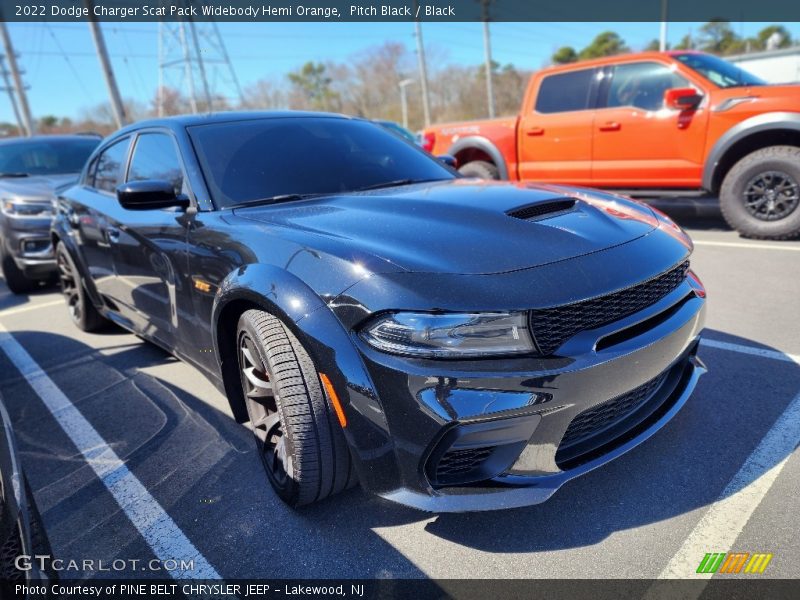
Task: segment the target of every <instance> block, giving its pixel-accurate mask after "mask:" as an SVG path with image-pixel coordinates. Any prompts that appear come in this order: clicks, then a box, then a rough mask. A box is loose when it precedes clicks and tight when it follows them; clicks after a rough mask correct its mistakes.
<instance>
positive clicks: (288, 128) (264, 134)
mask: <svg viewBox="0 0 800 600" xmlns="http://www.w3.org/2000/svg"><path fill="white" fill-rule="evenodd" d="M189 135H190V136H191V138H192V142H193V144H194V147H195V150H196V152H197V157H198V159H199V161H200V164H201V166H202V168H203V171H204V175H205V177H206V181H207V182H208V186H209V188H210V190H211V193H212V196H213V197H214V200H215V201H216V203H217V205H218V206H220V207H223V206H231V205H234V204H242V203H246V202H249V201H253V200H259V199H263V198H271V197H274V196H280V195H284V194H332V193H339V192H347V191H354V190H359V189H362V188H365V187H368V186H381V185H384V184H387V183H389V182H392V181H397V180H406V179H411V180H414V181H429V180H441V179H452V178H453V177H454V175H453V173H452V172H451V171H450V170H449V169H448V168H446V167H445V166H444V165H442V164H441V163H440V162H439V161H437V160H436V159H434V158H433V157H432V156H431V155H429V154H427V153H426V152H424V151H423V150H421V149H419V148H418V147H416V146H414V145H413V144H410V143H408V142H406V141H403V140H402V139H400V138H399V137H398V136H396V135H394V134H392V133H390V132H388V131H386V130H384V129H383V128H382V127H376V126H375V125H374V124H372V123H370V122H365V121H355V120H349V119H338V118H307V117H306V118H302V117H291V118H274V119H257V120H250V121H232V122H227V123H214V124H209V125H198V126H195V127H190V128H189Z"/></svg>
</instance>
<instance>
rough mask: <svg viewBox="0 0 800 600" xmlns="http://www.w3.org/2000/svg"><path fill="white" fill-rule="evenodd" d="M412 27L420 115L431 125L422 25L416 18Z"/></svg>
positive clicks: (427, 124) (426, 125)
mask: <svg viewBox="0 0 800 600" xmlns="http://www.w3.org/2000/svg"><path fill="white" fill-rule="evenodd" d="M416 4H417V3H416V2H415V3H414V5H415V7H414V10H415V12H416ZM414 28H415V30H416V37H417V59H418V61H419V81H420V88H422V115H423V118H424V121H425V127H430V125H431V99H430V96H428V67H427V65H426V64H425V44H424V43H423V41H422V26H421V25H420V22H419V21H418V20H415V21H414Z"/></svg>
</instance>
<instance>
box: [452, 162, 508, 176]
mask: <svg viewBox="0 0 800 600" xmlns="http://www.w3.org/2000/svg"><path fill="white" fill-rule="evenodd" d="M458 172H459V173H461V174H462V175H464V176H465V177H479V178H481V179H500V170H499V169H498V168H497V167H496V166H494V165H493V164H492V163H490V162H486V161H485V160H473V161H472V162H468V163H467V164H465V165H464V166H463V167H461V168H460V169H459V170H458Z"/></svg>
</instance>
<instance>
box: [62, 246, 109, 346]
mask: <svg viewBox="0 0 800 600" xmlns="http://www.w3.org/2000/svg"><path fill="white" fill-rule="evenodd" d="M56 265H57V266H58V276H59V280H60V282H61V293H62V294H63V295H64V300H66V302H67V310H68V311H69V316H70V318H71V319H72V322H73V323H75V325H77V326H78V328H79V329H82V330H83V331H97V330H98V329H101V328H102V327H103V326H104V325H105V324H106V320H105V319H104V318H103V317H102V315H101V314H100V313H99V312H98V311H97V308H95V306H94V304H93V303H92V300H91V298H89V296H88V294H87V293H86V288H84V287H83V282H82V281H81V277H80V274H79V273H78V269H77V268H76V267H75V261H73V260H72V256H71V255H70V253H69V250H67V247H66V246H65V245H64V243H63V242H59V243H58V246H56Z"/></svg>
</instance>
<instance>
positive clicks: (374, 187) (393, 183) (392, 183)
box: [353, 179, 446, 192]
mask: <svg viewBox="0 0 800 600" xmlns="http://www.w3.org/2000/svg"><path fill="white" fill-rule="evenodd" d="M431 181H446V180H445V179H395V180H394V181H384V182H382V183H375V184H373V185H366V186H364V187H360V188H356V189H354V190H353V191H354V192H366V191H367V190H379V189H381V188H388V187H397V186H401V185H411V184H412V183H428V182H431Z"/></svg>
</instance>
